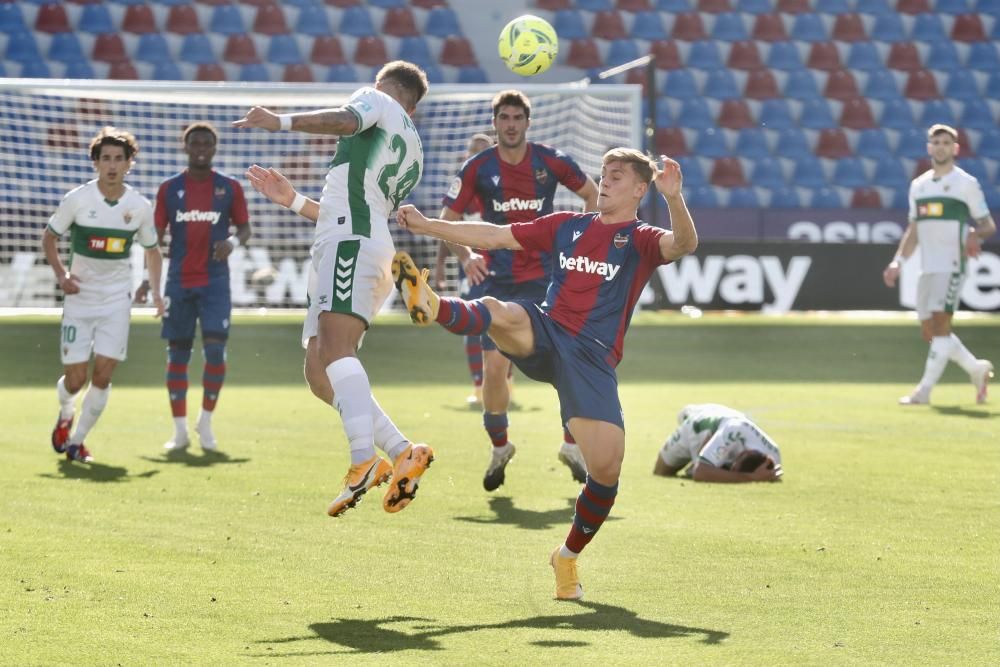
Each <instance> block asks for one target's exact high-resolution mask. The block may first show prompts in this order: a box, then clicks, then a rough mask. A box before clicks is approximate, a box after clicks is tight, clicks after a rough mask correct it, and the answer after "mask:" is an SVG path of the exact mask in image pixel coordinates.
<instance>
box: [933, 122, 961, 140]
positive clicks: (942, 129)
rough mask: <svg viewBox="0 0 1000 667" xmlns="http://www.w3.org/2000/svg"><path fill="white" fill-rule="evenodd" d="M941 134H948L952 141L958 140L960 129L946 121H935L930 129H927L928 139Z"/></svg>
mask: <svg viewBox="0 0 1000 667" xmlns="http://www.w3.org/2000/svg"><path fill="white" fill-rule="evenodd" d="M939 134H947V135H948V136H949V137H951V140H952V141H956V142H957V141H958V130H956V129H955V128H953V127H952V126H951V125H945V124H944V123H935V124H934V125H931V126H930V129H928V130H927V141H930V140H931V139H933V138H934V137H936V136H937V135H939Z"/></svg>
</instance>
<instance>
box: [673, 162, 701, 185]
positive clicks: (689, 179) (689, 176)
mask: <svg viewBox="0 0 1000 667" xmlns="http://www.w3.org/2000/svg"><path fill="white" fill-rule="evenodd" d="M677 164H679V165H680V166H681V173H683V174H684V184H685V185H692V186H697V185H705V184H706V183H708V180H707V179H706V178H705V171H704V170H703V169H702V168H701V162H699V161H698V158H696V157H691V156H683V155H682V156H681V157H679V158H677Z"/></svg>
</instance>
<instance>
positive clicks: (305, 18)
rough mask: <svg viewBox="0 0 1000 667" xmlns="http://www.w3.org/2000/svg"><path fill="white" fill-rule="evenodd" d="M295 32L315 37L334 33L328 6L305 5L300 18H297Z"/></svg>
mask: <svg viewBox="0 0 1000 667" xmlns="http://www.w3.org/2000/svg"><path fill="white" fill-rule="evenodd" d="M295 32H297V33H300V34H302V35H312V36H313V37H322V36H326V35H332V34H333V32H332V31H331V30H330V22H329V20H327V12H326V8H324V7H321V6H320V5H307V6H305V7H303V8H302V11H300V12H299V18H298V19H296V20H295Z"/></svg>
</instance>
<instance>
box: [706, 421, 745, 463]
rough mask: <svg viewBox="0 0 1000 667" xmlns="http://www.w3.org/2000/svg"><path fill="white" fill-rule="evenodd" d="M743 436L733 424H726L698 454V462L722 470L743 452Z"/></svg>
mask: <svg viewBox="0 0 1000 667" xmlns="http://www.w3.org/2000/svg"><path fill="white" fill-rule="evenodd" d="M741 436H742V434H741V433H739V432H738V430H737V429H735V428H733V423H732V422H724V423H723V424H722V425H721V426H720V427H719V428H718V429H717V430H716V431H715V433H714V434H712V437H711V438H709V439H708V442H706V443H705V446H704V447H702V448H701V451H699V452H698V460H699V461H704V462H705V463H710V464H711V465H713V466H715V467H716V468H721V467H722V466H724V465H725V464H727V463H729V462H730V461H732V460H733V458H735V456H736V455H737V454H739V452H740V451H742V450H743V442H742V437H741Z"/></svg>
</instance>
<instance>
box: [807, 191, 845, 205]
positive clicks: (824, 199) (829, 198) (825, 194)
mask: <svg viewBox="0 0 1000 667" xmlns="http://www.w3.org/2000/svg"><path fill="white" fill-rule="evenodd" d="M809 207H810V208H838V209H839V208H844V198H843V197H842V196H841V194H840V191H838V190H837V189H836V188H831V187H820V188H814V189H813V191H812V195H811V196H810V198H809Z"/></svg>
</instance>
